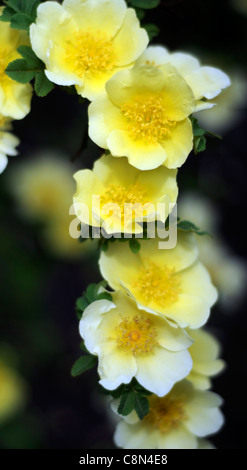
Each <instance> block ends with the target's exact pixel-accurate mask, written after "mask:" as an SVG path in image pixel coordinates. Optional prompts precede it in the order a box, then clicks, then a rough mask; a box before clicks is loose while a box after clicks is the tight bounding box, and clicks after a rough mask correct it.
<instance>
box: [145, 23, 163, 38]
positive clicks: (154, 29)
mask: <svg viewBox="0 0 247 470" xmlns="http://www.w3.org/2000/svg"><path fill="white" fill-rule="evenodd" d="M143 28H145V30H146V31H147V33H148V37H149V40H150V41H151V40H152V39H153V38H155V37H156V36H158V34H159V32H160V29H159V28H158V26H156V24H152V23H147V24H144V25H143Z"/></svg>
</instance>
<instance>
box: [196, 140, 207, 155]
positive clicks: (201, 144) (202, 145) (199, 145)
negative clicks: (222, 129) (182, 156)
mask: <svg viewBox="0 0 247 470" xmlns="http://www.w3.org/2000/svg"><path fill="white" fill-rule="evenodd" d="M206 146H207V141H206V137H205V136H204V135H202V136H201V137H195V138H194V152H195V154H196V155H197V154H198V153H200V152H203V151H204V150H205V149H206Z"/></svg>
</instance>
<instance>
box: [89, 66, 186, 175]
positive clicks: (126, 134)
mask: <svg viewBox="0 0 247 470" xmlns="http://www.w3.org/2000/svg"><path fill="white" fill-rule="evenodd" d="M194 106H195V101H194V96H193V93H192V91H191V89H190V88H189V86H188V85H187V84H186V82H185V81H184V79H183V77H182V76H181V75H180V74H179V73H178V72H177V71H176V69H175V68H174V67H171V66H170V65H164V66H163V67H162V68H159V69H158V68H157V67H152V66H148V65H146V66H145V65H141V66H135V67H134V68H133V69H130V70H123V71H121V72H118V73H116V74H115V75H114V77H112V78H111V79H110V80H109V81H108V82H107V83H106V93H105V94H103V95H102V96H101V97H99V98H98V99H96V100H95V101H93V103H91V105H90V106H89V110H88V112H89V136H90V137H91V139H92V140H93V141H94V142H96V144H97V145H99V146H100V147H102V148H108V149H109V150H110V152H111V154H112V155H113V156H114V157H122V156H126V157H128V159H129V163H130V164H131V165H133V166H135V167H136V168H138V169H140V170H152V169H154V168H157V167H158V166H160V165H163V164H164V165H165V166H167V167H168V168H177V167H179V166H181V165H182V164H183V163H184V162H185V160H186V158H187V156H188V155H189V153H190V151H191V150H192V141H193V135H192V126H191V122H190V119H188V116H189V115H190V114H191V113H192V112H193V111H194Z"/></svg>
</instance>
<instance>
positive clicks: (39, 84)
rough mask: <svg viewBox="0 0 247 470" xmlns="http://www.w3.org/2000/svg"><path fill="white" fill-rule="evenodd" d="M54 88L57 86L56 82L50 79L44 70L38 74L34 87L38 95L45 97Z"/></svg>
mask: <svg viewBox="0 0 247 470" xmlns="http://www.w3.org/2000/svg"><path fill="white" fill-rule="evenodd" d="M53 88H55V85H54V83H52V82H50V80H48V78H47V76H46V75H45V72H44V71H43V70H42V71H41V72H38V73H37V74H36V76H35V83H34V89H35V93H36V95H37V96H40V97H41V98H43V97H44V96H46V95H48V93H50V92H51V91H52V90H53Z"/></svg>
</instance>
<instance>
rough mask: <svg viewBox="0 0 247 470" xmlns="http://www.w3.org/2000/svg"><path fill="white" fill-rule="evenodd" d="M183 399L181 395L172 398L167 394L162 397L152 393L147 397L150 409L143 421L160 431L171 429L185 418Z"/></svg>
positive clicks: (165, 431)
mask: <svg viewBox="0 0 247 470" xmlns="http://www.w3.org/2000/svg"><path fill="white" fill-rule="evenodd" d="M183 401H184V400H183V397H180V398H177V399H172V398H171V397H169V395H168V396H165V397H162V398H160V397H157V396H154V395H152V396H151V397H150V398H149V406H150V408H149V409H150V411H149V413H148V415H147V416H145V418H144V421H145V422H146V423H147V424H149V425H151V426H153V427H155V428H156V429H158V430H159V431H160V432H161V433H167V432H169V431H171V430H172V429H174V428H176V427H177V426H178V425H179V424H180V423H181V422H182V421H185V420H186V419H187V417H186V414H185V412H184V407H183Z"/></svg>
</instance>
